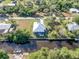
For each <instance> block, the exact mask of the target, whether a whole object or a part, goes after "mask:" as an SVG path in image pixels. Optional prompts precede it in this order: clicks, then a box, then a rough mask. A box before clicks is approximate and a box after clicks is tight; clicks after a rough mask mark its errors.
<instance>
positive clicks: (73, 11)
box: [69, 8, 79, 13]
mask: <svg viewBox="0 0 79 59" xmlns="http://www.w3.org/2000/svg"><path fill="white" fill-rule="evenodd" d="M69 11H70V13H79V10H78V9H76V8H71V9H70V10H69Z"/></svg>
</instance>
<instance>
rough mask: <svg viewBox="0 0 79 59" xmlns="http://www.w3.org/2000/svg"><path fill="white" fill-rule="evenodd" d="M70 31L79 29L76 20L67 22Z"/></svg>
mask: <svg viewBox="0 0 79 59" xmlns="http://www.w3.org/2000/svg"><path fill="white" fill-rule="evenodd" d="M67 28H68V30H69V31H74V30H79V25H78V24H77V23H75V22H73V23H69V24H67Z"/></svg>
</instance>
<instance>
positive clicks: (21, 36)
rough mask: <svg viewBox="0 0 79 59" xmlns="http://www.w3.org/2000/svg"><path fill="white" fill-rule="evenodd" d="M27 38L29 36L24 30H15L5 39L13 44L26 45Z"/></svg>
mask: <svg viewBox="0 0 79 59" xmlns="http://www.w3.org/2000/svg"><path fill="white" fill-rule="evenodd" d="M29 38H31V36H30V34H29V32H28V31H26V30H17V31H16V32H13V33H10V34H9V35H8V36H7V39H9V40H10V41H13V42H15V43H26V42H27V41H28V39H29Z"/></svg>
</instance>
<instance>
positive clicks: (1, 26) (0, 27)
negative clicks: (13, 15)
mask: <svg viewBox="0 0 79 59" xmlns="http://www.w3.org/2000/svg"><path fill="white" fill-rule="evenodd" d="M10 27H11V24H5V23H0V34H4V33H7V32H8V31H9V29H10Z"/></svg>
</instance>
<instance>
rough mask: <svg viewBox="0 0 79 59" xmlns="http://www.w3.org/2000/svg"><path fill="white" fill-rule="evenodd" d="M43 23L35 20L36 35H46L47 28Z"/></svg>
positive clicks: (34, 30) (34, 29) (34, 31)
mask: <svg viewBox="0 0 79 59" xmlns="http://www.w3.org/2000/svg"><path fill="white" fill-rule="evenodd" d="M42 23H43V22H42ZM42 23H40V22H34V24H33V33H35V34H36V35H39V36H44V34H45V30H46V28H45V26H44V24H42Z"/></svg>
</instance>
